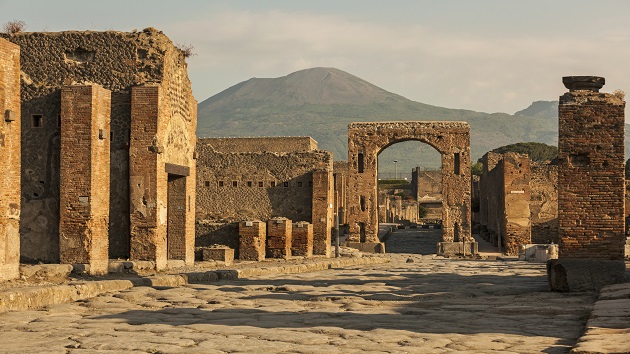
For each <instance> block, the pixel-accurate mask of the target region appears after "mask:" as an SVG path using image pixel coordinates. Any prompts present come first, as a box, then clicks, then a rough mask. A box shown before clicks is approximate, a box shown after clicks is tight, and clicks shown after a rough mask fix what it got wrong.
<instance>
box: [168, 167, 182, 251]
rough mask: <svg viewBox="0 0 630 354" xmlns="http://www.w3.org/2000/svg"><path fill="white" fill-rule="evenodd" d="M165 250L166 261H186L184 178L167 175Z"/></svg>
mask: <svg viewBox="0 0 630 354" xmlns="http://www.w3.org/2000/svg"><path fill="white" fill-rule="evenodd" d="M167 213H168V216H167V226H166V249H167V256H168V259H181V260H185V259H186V177H184V176H179V175H174V174H170V173H169V174H168V187H167Z"/></svg>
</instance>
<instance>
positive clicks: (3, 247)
mask: <svg viewBox="0 0 630 354" xmlns="http://www.w3.org/2000/svg"><path fill="white" fill-rule="evenodd" d="M0 112H1V114H2V122H1V123H0V156H1V157H0V171H2V178H0V281H1V280H5V279H12V278H17V277H18V276H19V263H20V233H19V224H20V208H21V207H20V203H21V202H20V163H21V162H20V145H21V143H20V130H21V126H20V125H21V123H20V122H21V117H20V48H19V47H18V46H17V45H15V44H12V43H10V42H8V41H6V40H4V39H1V38H0Z"/></svg>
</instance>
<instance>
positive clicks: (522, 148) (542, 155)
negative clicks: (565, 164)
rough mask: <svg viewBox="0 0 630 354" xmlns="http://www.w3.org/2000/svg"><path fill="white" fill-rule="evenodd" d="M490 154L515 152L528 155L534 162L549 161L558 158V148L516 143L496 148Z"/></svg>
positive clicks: (531, 143)
mask: <svg viewBox="0 0 630 354" xmlns="http://www.w3.org/2000/svg"><path fill="white" fill-rule="evenodd" d="M492 152H496V153H498V154H504V153H506V152H516V153H519V154H527V155H529V159H530V160H532V161H536V162H544V161H551V160H553V159H556V158H558V147H557V146H552V145H547V144H543V143H534V142H529V143H516V144H510V145H505V146H501V147H498V148H496V149H494V150H492Z"/></svg>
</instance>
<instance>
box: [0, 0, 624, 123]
mask: <svg viewBox="0 0 630 354" xmlns="http://www.w3.org/2000/svg"><path fill="white" fill-rule="evenodd" d="M14 19H17V20H22V21H25V22H26V24H27V29H26V30H27V31H61V30H120V31H130V30H133V29H139V30H141V29H143V28H145V27H149V26H151V27H155V28H158V29H160V30H162V31H164V32H165V33H166V34H167V35H168V36H169V37H170V38H171V39H172V40H173V41H174V42H176V43H181V44H190V45H192V46H194V47H195V52H196V54H197V55H196V56H194V57H191V58H190V59H189V61H188V62H189V76H190V78H191V80H192V82H193V91H194V94H195V97H196V98H197V99H198V100H199V101H202V100H204V99H206V98H208V97H210V96H212V95H214V94H216V93H218V92H220V91H222V90H224V89H226V88H228V87H230V86H232V85H235V84H237V83H239V82H241V81H244V80H247V79H249V78H251V77H279V76H284V75H287V74H289V73H291V72H293V71H297V70H300V69H306V68H310V67H315V66H327V67H336V68H338V69H341V70H344V71H347V72H349V73H351V74H354V75H356V76H358V77H361V78H363V79H365V80H367V81H370V82H371V83H373V84H375V85H377V86H379V87H382V88H384V89H386V90H388V91H391V92H394V93H397V94H400V95H403V96H405V97H407V98H409V99H412V100H415V101H419V102H423V103H428V104H433V105H437V106H444V107H451V108H466V109H473V110H477V111H483V112H507V113H513V112H515V111H517V110H520V109H523V108H525V107H527V106H528V105H529V104H530V103H531V102H532V101H535V100H555V99H557V98H558V96H559V95H561V94H562V93H563V92H564V91H565V88H564V87H563V86H562V83H561V78H562V76H566V75H599V76H604V77H606V81H607V84H606V86H605V87H604V91H608V92H612V91H614V90H616V89H621V90H624V91H626V92H630V60H629V59H630V1H597V2H595V1H565V0H557V1H538V0H530V1H508V0H483V1H472V0H467V1H464V0H461V1H455V0H440V1H417V0H416V1H388V2H385V1H369V0H368V1H341V0H337V1H317V2H315V1H184V0H182V1H178V2H175V1H156V0H154V1H132V0H127V1H119V0H110V1H87V0H83V1H74V0H72V1H61V2H58V1H55V2H52V1H26V0H24V1H15V0H12V1H5V0H0V23H6V22H7V21H10V20H14Z"/></svg>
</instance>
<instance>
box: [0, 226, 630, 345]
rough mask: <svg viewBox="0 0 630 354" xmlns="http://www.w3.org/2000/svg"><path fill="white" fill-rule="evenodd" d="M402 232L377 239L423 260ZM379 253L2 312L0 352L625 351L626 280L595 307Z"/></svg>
mask: <svg viewBox="0 0 630 354" xmlns="http://www.w3.org/2000/svg"><path fill="white" fill-rule="evenodd" d="M411 230H413V229H411ZM411 230H409V232H400V231H403V230H398V231H397V232H396V233H394V234H393V235H392V236H391V237H390V239H389V240H388V243H391V242H394V243H401V244H404V243H408V244H416V245H422V244H424V245H425V246H422V247H421V246H417V247H415V248H414V249H412V250H414V251H418V252H424V251H423V247H427V248H428V247H429V245H431V244H432V245H435V244H434V243H433V241H434V240H433V238H435V237H438V238H439V230H436V231H434V233H425V234H418V233H414V232H411ZM425 236H426V239H423V238H424V237H425ZM413 238H415V239H416V240H415V241H414V240H412V239H413ZM405 239H407V241H405ZM388 247H394V250H395V245H393V246H390V245H388ZM384 257H386V258H385V259H388V260H391V262H390V263H381V264H375V263H372V264H367V265H361V266H360V265H351V264H350V263H348V265H347V267H346V268H337V269H326V270H319V271H314V272H309V273H295V274H290V275H288V274H282V271H280V270H276V271H274V272H261V273H260V274H258V275H257V274H255V273H253V271H252V273H251V274H249V275H247V279H235V280H230V279H229V277H225V278H224V279H223V280H219V281H218V282H214V283H206V284H184V283H182V284H172V285H168V284H166V283H165V284H163V285H162V286H159V285H157V286H156V285H155V284H154V286H153V287H149V286H141V284H138V285H139V286H135V287H130V288H128V289H124V290H120V291H112V292H110V293H107V294H102V295H100V296H96V297H92V298H85V299H82V300H79V301H76V302H71V303H65V304H57V305H51V306H46V307H44V308H42V309H40V310H26V311H12V312H7V313H2V314H0V353H16V352H29V353H30V352H34V353H96V352H99V353H120V352H129V353H359V352H366V353H367V352H370V353H384V352H388V353H447V352H468V353H567V352H569V351H570V350H571V348H572V347H574V346H576V349H574V353H618V352H624V351H619V350H620V349H623V348H624V347H623V344H624V340H625V338H626V337H628V336H627V333H628V332H627V328H628V326H627V325H626V324H625V323H627V322H625V321H627V320H628V314H627V313H626V312H625V311H626V309H629V310H630V306H627V304H626V303H625V300H627V299H628V298H629V295H628V294H629V293H628V291H630V283H627V284H621V285H615V286H611V287H609V288H606V289H604V290H603V291H602V293H601V295H600V297H599V301H598V302H597V303H596V304H595V305H594V303H595V301H596V300H597V294H594V293H568V294H563V293H551V292H548V291H547V283H546V274H545V266H544V264H536V263H527V262H518V261H500V260H499V261H479V260H456V259H444V258H440V257H436V256H434V255H429V254H427V255H422V254H408V253H392V254H388V255H385V256H384ZM375 258H377V259H381V258H380V257H375ZM348 259H353V258H348ZM357 259H361V258H357ZM262 266H263V267H268V268H273V267H272V266H271V265H269V264H266V265H265V264H263V265H262ZM278 266H280V263H279V264H278ZM285 267H286V268H285V271H296V272H297V271H300V266H299V265H288V266H285ZM250 269H256V268H250ZM274 269H275V268H274ZM302 270H304V269H302ZM243 274H244V273H243ZM177 276H178V275H169V276H168V277H177ZM180 277H181V276H180ZM620 300H621V301H620ZM606 301H611V302H606ZM593 306H595V310H594V311H593V312H592V313H591V310H592V309H593ZM589 315H590V319H589ZM587 319H588V321H589V322H588V328H589V329H588V331H587V333H586V335H584V336H583V337H582V338H580V336H581V335H582V334H583V331H584V328H585V325H586V321H587ZM623 326H625V327H623ZM609 334H611V335H613V336H611V337H607V336H606V335H609ZM608 338H612V340H607V339H608ZM576 343H577V344H576ZM625 343H626V344H627V340H626V342H625ZM625 352H628V351H627V350H626V351H625Z"/></svg>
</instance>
